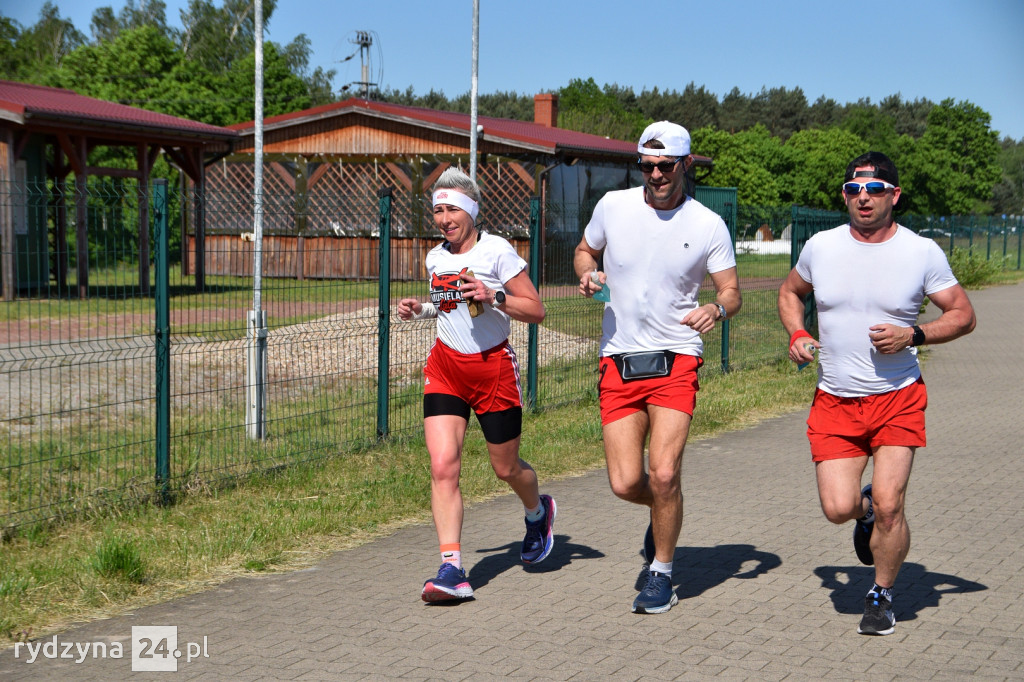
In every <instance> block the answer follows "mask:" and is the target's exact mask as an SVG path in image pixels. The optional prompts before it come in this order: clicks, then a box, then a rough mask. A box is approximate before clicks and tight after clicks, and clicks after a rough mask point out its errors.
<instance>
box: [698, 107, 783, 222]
mask: <svg viewBox="0 0 1024 682" xmlns="http://www.w3.org/2000/svg"><path fill="white" fill-rule="evenodd" d="M691 147H692V149H693V152H694V153H696V154H701V155H703V156H710V157H711V158H712V159H713V160H714V163H715V166H714V170H713V171H712V173H711V177H710V182H711V183H712V184H714V185H716V186H718V187H735V188H736V195H737V201H739V202H740V203H742V204H753V205H757V206H775V205H778V204H780V203H781V202H782V197H783V188H784V182H785V176H786V173H787V172H788V170H789V168H790V162H789V160H788V157H789V154H788V152H787V151H786V150H785V148H784V147H783V144H782V141H781V140H779V138H777V137H773V136H772V135H771V133H769V132H768V129H767V128H765V127H764V126H763V125H756V126H754V127H753V128H750V129H749V130H745V131H742V132H739V133H736V134H729V133H727V132H725V131H722V130H717V129H715V128H712V127H710V126H708V127H704V128H698V129H697V130H695V131H693V132H692V133H691Z"/></svg>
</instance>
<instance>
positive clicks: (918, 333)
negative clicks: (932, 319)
mask: <svg viewBox="0 0 1024 682" xmlns="http://www.w3.org/2000/svg"><path fill="white" fill-rule="evenodd" d="M913 330H914V336H913V338H911V339H910V345H911V346H920V345H921V344H923V343H924V330H923V329H921V328H920V327H918V326H917V325H916V324H915V325H914V326H913Z"/></svg>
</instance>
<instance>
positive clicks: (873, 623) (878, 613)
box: [857, 592, 896, 635]
mask: <svg viewBox="0 0 1024 682" xmlns="http://www.w3.org/2000/svg"><path fill="white" fill-rule="evenodd" d="M895 631H896V616H894V615H893V613H892V602H891V601H889V600H888V599H886V598H885V597H883V596H882V595H880V594H878V593H877V592H869V593H868V596H867V597H865V598H864V617H863V618H861V620H860V627H859V628H857V632H859V633H860V634H862V635H891V634H892V633H893V632H895Z"/></svg>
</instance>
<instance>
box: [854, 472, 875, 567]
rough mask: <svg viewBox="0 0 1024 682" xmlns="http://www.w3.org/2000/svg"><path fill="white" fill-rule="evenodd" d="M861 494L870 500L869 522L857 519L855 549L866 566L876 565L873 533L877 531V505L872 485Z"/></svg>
mask: <svg viewBox="0 0 1024 682" xmlns="http://www.w3.org/2000/svg"><path fill="white" fill-rule="evenodd" d="M860 494H861V495H862V496H864V497H866V498H868V513H867V516H866V517H865V518H867V521H864V520H862V519H857V520H856V521H855V522H854V524H853V549H854V551H855V552H857V558H858V559H860V562H861V563H862V564H864V565H865V566H871V565H872V564H874V563H875V555H874V554H873V553H872V552H871V531H873V530H874V529H875V505H874V502H873V501H872V499H871V484H870V483H868V484H867V485H866V486H864V489H863V490H861V491H860Z"/></svg>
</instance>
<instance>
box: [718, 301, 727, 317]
mask: <svg viewBox="0 0 1024 682" xmlns="http://www.w3.org/2000/svg"><path fill="white" fill-rule="evenodd" d="M715 307H716V308H718V315H719V317H718V319H720V320H724V319H725V318H727V317H729V315H728V313H726V312H725V306H724V305H722V304H721V303H719V302H717V301H715Z"/></svg>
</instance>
